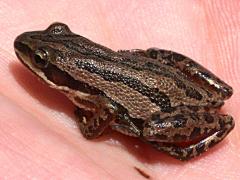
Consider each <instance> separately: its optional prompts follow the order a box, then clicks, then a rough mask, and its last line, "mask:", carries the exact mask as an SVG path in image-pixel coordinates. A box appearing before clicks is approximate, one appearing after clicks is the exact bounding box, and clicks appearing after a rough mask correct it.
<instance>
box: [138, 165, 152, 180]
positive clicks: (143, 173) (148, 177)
mask: <svg viewBox="0 0 240 180" xmlns="http://www.w3.org/2000/svg"><path fill="white" fill-rule="evenodd" d="M134 169H135V170H136V171H137V172H138V173H139V174H140V175H141V176H143V177H144V178H146V179H151V177H150V175H148V174H147V173H145V172H144V171H143V170H141V169H139V168H138V167H136V166H134Z"/></svg>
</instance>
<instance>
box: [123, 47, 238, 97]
mask: <svg viewBox="0 0 240 180" xmlns="http://www.w3.org/2000/svg"><path fill="white" fill-rule="evenodd" d="M119 53H131V54H133V55H137V56H144V57H148V58H152V59H156V60H157V61H158V62H160V63H162V64H165V65H168V66H171V67H173V68H176V69H178V70H180V71H181V72H183V73H184V74H186V75H187V77H190V78H191V79H192V80H194V81H195V82H196V83H200V84H204V85H205V86H208V87H209V89H210V90H213V91H214V92H216V93H217V94H219V95H220V97H221V98H222V99H227V98H229V97H230V96H231V95H232V93H233V90H232V88H231V87H230V86H229V85H227V84H226V83H225V82H223V81H222V80H220V79H219V78H218V77H217V76H216V75H214V74H213V73H212V72H210V71H209V70H207V69H206V68H204V67H203V66H201V65H200V64H198V63H197V62H196V61H194V60H192V59H190V58H188V57H186V56H184V55H182V54H178V53H176V52H173V51H168V50H163V49H158V48H149V49H147V50H141V49H133V50H120V51H119Z"/></svg>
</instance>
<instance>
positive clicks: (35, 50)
mask: <svg viewBox="0 0 240 180" xmlns="http://www.w3.org/2000/svg"><path fill="white" fill-rule="evenodd" d="M79 37H80V36H79V35H76V34H74V33H72V32H71V31H70V29H69V28H68V26H67V25H65V24H63V23H54V24H52V25H50V26H49V27H48V28H47V29H46V30H43V31H32V32H25V33H23V34H20V35H19V36H18V37H17V38H16V39H15V41H14V48H15V52H16V55H17V57H18V59H19V60H20V61H21V62H22V63H23V64H24V65H25V66H26V67H27V68H28V69H30V70H31V71H32V72H33V73H34V74H36V75H37V76H38V77H40V78H41V79H42V80H43V81H44V82H46V83H47V84H49V85H50V86H51V87H57V86H55V85H56V84H64V83H65V84H66V83H68V82H69V81H73V80H72V79H71V78H70V77H69V75H66V74H65V73H64V72H63V71H62V70H61V62H63V61H64V60H66V58H64V56H66V55H67V54H71V52H69V51H70V48H68V47H66V44H67V42H69V40H70V41H73V40H74V39H78V38H79ZM67 45H68V44H67ZM57 62H58V63H57ZM63 64H64V63H63ZM72 83H73V82H72Z"/></svg>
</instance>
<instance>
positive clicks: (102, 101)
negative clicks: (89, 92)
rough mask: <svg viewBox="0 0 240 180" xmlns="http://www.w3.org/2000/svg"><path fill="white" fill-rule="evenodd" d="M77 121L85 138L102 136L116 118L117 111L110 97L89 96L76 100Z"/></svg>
mask: <svg viewBox="0 0 240 180" xmlns="http://www.w3.org/2000/svg"><path fill="white" fill-rule="evenodd" d="M75 104H76V105H77V109H76V111H75V115H76V116H77V119H78V121H77V123H78V125H79V127H80V130H81V132H82V134H83V136H84V137H85V138H88V139H93V138H97V137H98V136H100V135H101V134H102V133H103V131H104V130H105V129H106V127H108V125H109V123H110V122H111V121H113V120H114V118H115V111H114V108H113V107H112V105H111V103H110V102H109V101H108V99H106V98H104V97H101V96H88V97H87V98H81V99H77V100H75Z"/></svg>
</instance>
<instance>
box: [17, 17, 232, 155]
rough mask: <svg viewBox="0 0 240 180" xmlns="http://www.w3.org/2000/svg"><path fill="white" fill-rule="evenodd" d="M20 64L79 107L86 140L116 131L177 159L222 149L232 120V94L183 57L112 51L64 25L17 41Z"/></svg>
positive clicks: (163, 52) (171, 53)
mask: <svg viewBox="0 0 240 180" xmlns="http://www.w3.org/2000/svg"><path fill="white" fill-rule="evenodd" d="M14 49H15V53H16V56H17V57H18V59H19V60H20V62H21V63H22V64H23V65H24V66H25V67H27V68H28V69H29V70H30V71H31V72H32V73H33V74H35V75H36V76H37V77H38V78H39V79H40V80H41V81H43V82H44V83H45V84H47V85H48V86H49V87H51V88H53V89H56V90H58V91H60V92H61V93H63V94H65V95H66V96H67V97H68V98H69V99H70V100H71V101H72V102H73V104H74V105H75V107H76V109H75V111H74V113H75V115H76V121H77V123H78V125H79V128H80V131H81V133H82V135H83V137H85V138H86V139H87V140H92V139H96V138H98V137H100V136H101V135H102V134H104V131H105V130H106V129H109V128H110V129H112V130H114V131H117V132H119V133H122V134H124V135H126V136H131V137H135V138H139V139H140V140H141V141H143V142H145V143H146V144H149V145H150V146H152V147H154V148H155V149H157V150H159V151H161V152H164V153H166V154H168V155H170V156H172V157H174V158H176V159H179V160H189V159H192V158H194V157H197V156H199V155H200V154H202V153H203V152H206V151H207V150H208V149H209V148H211V147H213V146H214V145H216V144H218V143H219V142H221V141H222V140H223V139H224V138H225V137H226V136H227V135H228V134H229V132H231V130H232V129H233V128H234V120H233V118H232V116H230V115H228V114H222V113H220V112H219V110H220V109H221V107H222V106H223V104H224V101H225V100H227V99H229V98H230V97H231V96H232V94H233V89H232V87H231V86H229V85H228V84H227V83H225V82H224V81H223V80H221V79H220V78H219V77H217V76H216V75H215V74H213V73H212V72H211V71H210V70H208V69H206V68H205V67H203V66H202V65H200V64H199V63H197V62H196V61H194V60H192V59H191V58H189V57H186V56H184V55H182V54H180V53H177V52H174V51H171V50H165V49H160V48H148V49H145V50H144V49H131V50H118V51H115V50H112V49H110V48H107V47H105V46H103V45H100V44H98V43H95V42H93V41H91V40H89V39H87V38H85V37H83V36H81V35H78V34H75V33H74V32H72V31H71V30H70V28H69V27H68V26H67V25H66V24H64V23H60V22H56V23H53V24H51V25H50V26H49V27H48V28H47V29H45V30H39V31H30V32H24V33H22V34H20V35H19V36H17V37H16V39H15V41H14Z"/></svg>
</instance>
